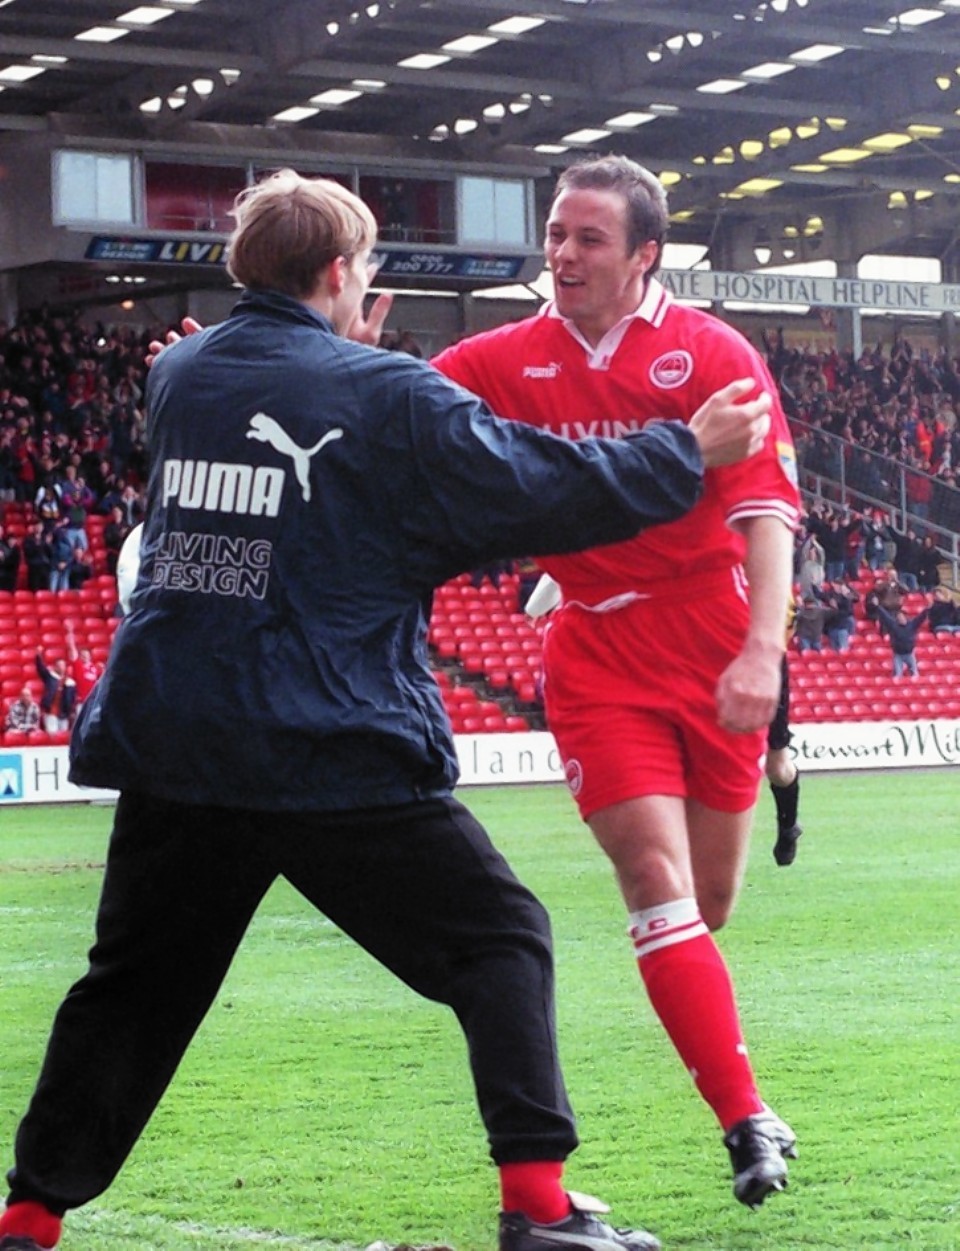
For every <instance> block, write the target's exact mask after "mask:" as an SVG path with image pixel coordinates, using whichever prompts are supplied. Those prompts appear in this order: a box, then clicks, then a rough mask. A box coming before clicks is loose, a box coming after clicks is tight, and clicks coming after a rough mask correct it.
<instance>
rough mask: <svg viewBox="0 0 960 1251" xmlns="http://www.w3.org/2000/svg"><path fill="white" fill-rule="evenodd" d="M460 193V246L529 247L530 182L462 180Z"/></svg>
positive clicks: (459, 183) (490, 179)
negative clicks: (495, 245)
mask: <svg viewBox="0 0 960 1251" xmlns="http://www.w3.org/2000/svg"><path fill="white" fill-rule="evenodd" d="M458 190H459V199H460V212H459V214H458V217H459V221H458V230H457V234H458V239H457V242H458V243H461V244H477V243H483V244H491V243H497V244H509V245H512V246H516V247H524V246H526V245H527V244H529V242H530V232H529V212H528V199H529V197H528V183H527V182H526V181H525V180H524V179H521V178H460V179H459V180H458Z"/></svg>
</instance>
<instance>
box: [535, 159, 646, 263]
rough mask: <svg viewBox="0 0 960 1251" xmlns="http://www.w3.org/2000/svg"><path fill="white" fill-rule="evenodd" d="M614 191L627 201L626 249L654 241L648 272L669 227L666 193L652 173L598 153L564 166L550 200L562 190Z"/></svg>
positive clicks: (636, 163) (632, 250)
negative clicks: (653, 253) (653, 256)
mask: <svg viewBox="0 0 960 1251" xmlns="http://www.w3.org/2000/svg"><path fill="white" fill-rule="evenodd" d="M588 189H591V190H595V191H615V192H617V194H618V195H622V196H623V198H624V200H625V201H626V203H627V252H628V255H630V256H632V255H633V253H634V252H636V251H637V249H638V248H640V247H642V246H643V245H644V244H645V243H647V242H649V241H651V240H652V241H653V242H654V243H656V245H657V257H656V260H655V261H654V263H653V265H651V267H650V269H649V270H648V273H650V274H655V273H656V272H657V270H658V269H659V268H660V259H661V256H662V254H663V245H664V243H666V241H667V232H668V231H669V228H670V210H669V208H668V207H667V193H666V191H665V190H664V188H663V184H662V183H661V182H660V179H659V178H657V176H656V175H655V174H652V173H651V172H650V170H648V169H647V168H646V167H645V166H643V165H640V164H639V162H637V161H632V160H631V159H630V158H629V157H628V156H598V157H590V158H587V159H585V160H582V161H577V162H575V163H574V164H573V165H570V166H568V167H567V168H566V169H565V170H564V171H563V173H562V174H561V175H560V177H559V178H558V179H557V185H556V187H555V188H554V192H553V201H551V203H553V202H554V201H556V199H557V197H558V196H560V195H562V193H563V192H564V191H573V190H577V191H583V190H588Z"/></svg>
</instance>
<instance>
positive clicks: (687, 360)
mask: <svg viewBox="0 0 960 1251" xmlns="http://www.w3.org/2000/svg"><path fill="white" fill-rule="evenodd" d="M692 373H693V357H692V356H691V355H690V353H689V352H684V351H683V350H682V349H678V350H676V351H674V352H664V354H663V355H662V356H658V357H657V359H656V360H655V361H654V362H653V364H652V365H651V366H650V381H651V382H652V383H653V385H654V386H655V387H659V388H660V389H661V391H673V390H675V389H676V388H677V387H682V386H683V384H684V383H685V382H687V381H689V379H690V376H691V374H692Z"/></svg>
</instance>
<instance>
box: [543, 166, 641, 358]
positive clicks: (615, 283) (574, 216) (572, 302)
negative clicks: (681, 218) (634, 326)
mask: <svg viewBox="0 0 960 1251" xmlns="http://www.w3.org/2000/svg"><path fill="white" fill-rule="evenodd" d="M657 253H658V246H657V244H656V243H655V242H653V241H652V240H651V241H647V242H645V243H642V244H641V245H640V246H639V247H638V248H637V249H636V251H635V252H632V253H631V252H629V251H628V243H627V202H626V200H625V199H624V197H623V196H622V195H620V194H619V192H616V191H607V190H601V189H597V188H582V189H580V188H571V189H569V190H566V191H562V192H561V193H560V195H558V196H557V198H556V200H554V202H553V207H552V208H551V210H550V216H549V218H548V219H547V229H546V240H545V242H544V254H545V256H546V260H547V264H548V265H549V267H550V271H551V273H552V274H553V286H554V296H555V300H556V305H557V311H558V312H559V313H560V315H561V316H562V317H569V318H570V319H571V321H573V322H574V324H575V325H576V326H577V328H578V330H579V331H580V332H581V334H583V336H584V337H585V338H586V339H587V341H588V342H589V343H591V344H593V345H594V346H595V345H596V344H597V343H599V341H600V340H601V339H602V338H603V336H604V335H605V334H606V332H607V331H608V330H610V329H611V328H612V327H613V326H615V325H616V324H617V322H618V321H620V319H621V318H622V317H626V316H627V315H628V314H629V313H633V312H635V311H636V309H637V307H638V306H639V304H640V301H641V300H642V299H643V289H644V278H645V275H646V273H647V271H648V270H649V269H650V268H651V267H652V266H653V265H654V264H655V262H656V258H657Z"/></svg>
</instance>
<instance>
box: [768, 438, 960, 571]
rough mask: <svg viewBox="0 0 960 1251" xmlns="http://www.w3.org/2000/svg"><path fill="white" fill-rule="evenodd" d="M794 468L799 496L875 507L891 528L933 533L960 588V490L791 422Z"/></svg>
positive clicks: (857, 507)
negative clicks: (795, 448)
mask: <svg viewBox="0 0 960 1251" xmlns="http://www.w3.org/2000/svg"><path fill="white" fill-rule="evenodd" d="M790 429H791V430H792V432H793V437H794V442H795V443H796V447H797V470H798V473H799V477H800V489H801V491H802V492H803V494H804V496H805V497H807V498H808V499H811V500H813V501H816V502H820V503H823V504H826V505H828V506H831V507H834V508H842V509H850V510H852V511H854V512H864V511H865V510H867V509H874V508H879V509H881V510H882V511H883V512H885V513H887V514H889V517H890V525H891V526H892V528H893V529H894V530H897V531H899V532H900V533H904V532H905V531H906V530H908V529H912V530H914V531H915V532H916V534H917V535H919V536H920V537H923V536H925V535H928V534H929V535H932V536H933V540H934V542H935V543H936V545H937V547H938V548H939V549H940V551H941V552H943V554H944V559H945V560H946V561H947V563H948V564H949V565H950V569H951V578H950V581H951V582H952V584H953V585H954V586H957V585H960V491H958V490H957V489H956V488H955V487H953V486H951V485H950V483H948V482H945V481H944V480H943V479H942V478H935V477H931V475H930V474H926V473H922V472H921V471H920V470H919V469H914V468H912V466H910V465H904V464H903V463H902V462H900V461H898V460H894V459H893V457H891V456H881V455H880V453H879V452H873V451H871V450H870V449H869V448H865V447H861V446H860V445H859V444H858V443H852V442H850V440H849V439H841V438H839V437H838V436H837V435H835V434H829V433H827V431H825V430H821V429H820V428H819V427H817V426H811V425H808V424H807V423H806V422H803V421H796V420H793V419H791V421H790Z"/></svg>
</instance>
